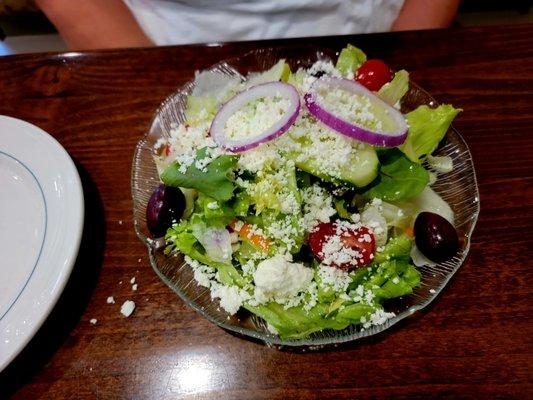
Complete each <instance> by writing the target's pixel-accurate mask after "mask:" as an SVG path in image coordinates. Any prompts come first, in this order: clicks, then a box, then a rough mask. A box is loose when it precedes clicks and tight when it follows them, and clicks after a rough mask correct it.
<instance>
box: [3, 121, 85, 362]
mask: <svg viewBox="0 0 533 400" xmlns="http://www.w3.org/2000/svg"><path fill="white" fill-rule="evenodd" d="M83 210H84V208H83V190H82V187H81V182H80V177H79V175H78V171H77V170H76V167H75V166H74V163H73V162H72V159H71V158H70V157H69V155H68V154H67V152H66V151H65V149H64V148H63V147H61V145H60V144H59V143H58V142H57V141H56V140H55V139H54V138H53V137H51V136H50V135H48V134H47V133H46V132H45V131H43V130H42V129H40V128H38V127H36V126H34V125H32V124H29V123H27V122H25V121H21V120H19V119H15V118H11V117H6V116H0V371H2V369H4V368H5V367H6V366H7V365H8V364H9V362H11V360H13V358H15V356H16V355H17V354H18V353H19V352H20V351H21V350H22V349H23V348H24V346H25V345H26V344H27V343H28V342H29V341H30V339H31V338H32V337H33V335H34V334H35V333H36V332H37V330H38V329H39V327H40V326H41V325H42V323H43V322H44V320H45V319H46V317H47V316H48V314H49V313H50V311H51V310H52V308H53V307H54V305H55V303H56V301H57V299H58V298H59V295H60V294H61V292H62V291H63V288H64V287H65V284H66V282H67V280H68V278H69V276H70V272H71V270H72V266H73V265H74V261H75V260H76V255H77V254H78V249H79V245H80V240H81V234H82V230H83V213H84V211H83Z"/></svg>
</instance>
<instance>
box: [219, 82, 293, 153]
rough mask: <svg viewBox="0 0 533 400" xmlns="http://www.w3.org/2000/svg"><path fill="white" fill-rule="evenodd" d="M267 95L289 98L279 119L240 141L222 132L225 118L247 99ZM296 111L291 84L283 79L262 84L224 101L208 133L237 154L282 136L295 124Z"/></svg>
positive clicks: (246, 101) (225, 121) (249, 100)
mask: <svg viewBox="0 0 533 400" xmlns="http://www.w3.org/2000/svg"><path fill="white" fill-rule="evenodd" d="M269 96H279V97H283V98H285V99H287V100H289V101H290V106H289V109H288V110H287V111H286V112H285V114H284V115H283V116H282V117H281V119H280V120H279V121H277V122H276V123H275V124H274V125H272V126H271V127H270V128H268V129H267V130H265V131H263V132H260V133H259V134H258V135H256V136H252V137H249V138H246V139H241V140H231V139H229V138H228V137H227V136H226V133H225V130H226V123H227V121H228V119H229V118H230V117H231V116H232V115H233V114H235V113H236V112H237V111H239V110H240V109H241V108H242V107H244V106H245V105H246V104H248V103H249V102H251V101H254V100H257V99H260V98H263V97H269ZM299 113H300V95H299V94H298V91H297V90H296V88H295V87H294V86H292V85H290V84H288V83H284V82H269V83H263V84H260V85H256V86H252V87H250V88H249V89H247V90H245V91H243V92H241V93H238V94H237V95H235V96H234V97H232V98H231V99H230V100H229V101H228V102H226V103H225V104H224V105H223V106H222V107H221V108H220V110H219V111H218V113H217V114H216V115H215V118H214V119H213V122H212V123H211V127H210V129H209V133H210V135H211V137H212V138H213V140H214V141H215V143H217V144H218V145H219V146H220V147H222V148H223V149H225V150H229V151H231V152H234V153H239V152H243V151H247V150H250V149H253V148H254V147H257V146H259V145H260V144H262V143H266V142H269V141H271V140H273V139H276V138H277V137H279V136H281V135H283V134H284V133H285V132H286V131H287V130H288V129H289V128H290V127H291V126H292V124H294V122H295V121H296V119H297V118H298V114H299Z"/></svg>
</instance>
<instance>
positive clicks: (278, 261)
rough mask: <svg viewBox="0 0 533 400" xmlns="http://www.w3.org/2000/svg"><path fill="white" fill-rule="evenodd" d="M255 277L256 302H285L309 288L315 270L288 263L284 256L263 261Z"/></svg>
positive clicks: (258, 266)
mask: <svg viewBox="0 0 533 400" xmlns="http://www.w3.org/2000/svg"><path fill="white" fill-rule="evenodd" d="M253 277H254V283H255V292H254V297H255V299H256V300H258V301H259V302H265V301H268V300H274V301H282V302H283V301H286V300H287V299H289V298H292V297H294V296H296V295H297V294H298V293H299V292H301V291H304V290H305V289H307V288H308V287H309V285H310V283H311V281H312V280H313V270H312V269H311V268H307V267H305V266H304V265H303V264H299V263H291V262H288V261H287V260H286V259H285V257H283V256H282V255H276V256H274V257H272V258H269V259H266V260H264V261H261V262H260V263H259V264H258V265H257V269H256V270H255V272H254V275H253Z"/></svg>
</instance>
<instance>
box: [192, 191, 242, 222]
mask: <svg viewBox="0 0 533 400" xmlns="http://www.w3.org/2000/svg"><path fill="white" fill-rule="evenodd" d="M195 214H200V215H201V216H202V217H201V219H202V220H203V221H204V222H205V224H206V225H207V226H212V227H216V228H223V227H226V226H228V225H229V223H230V222H231V221H233V220H234V219H235V216H236V214H235V210H234V207H233V206H232V205H231V204H228V203H227V202H218V201H216V200H215V199H214V198H212V197H209V196H207V195H205V194H203V193H200V194H199V195H198V198H197V199H196V203H195Z"/></svg>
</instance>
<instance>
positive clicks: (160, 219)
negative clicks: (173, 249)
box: [146, 185, 185, 237]
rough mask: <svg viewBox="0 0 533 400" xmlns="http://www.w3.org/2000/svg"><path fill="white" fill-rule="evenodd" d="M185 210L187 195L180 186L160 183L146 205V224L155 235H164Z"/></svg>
mask: <svg viewBox="0 0 533 400" xmlns="http://www.w3.org/2000/svg"><path fill="white" fill-rule="evenodd" d="M184 210H185V196H184V195H183V193H182V191H181V190H180V189H178V188H174V187H170V186H165V185H159V186H158V187H157V188H156V189H155V190H154V192H153V193H152V196H150V200H148V205H147V206H146V224H147V225H148V230H149V231H150V233H151V234H152V236H154V237H161V236H163V235H164V234H165V233H166V231H167V229H168V228H170V227H171V226H172V224H173V223H174V222H177V221H179V219H180V218H181V216H182V214H183V211H184Z"/></svg>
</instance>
